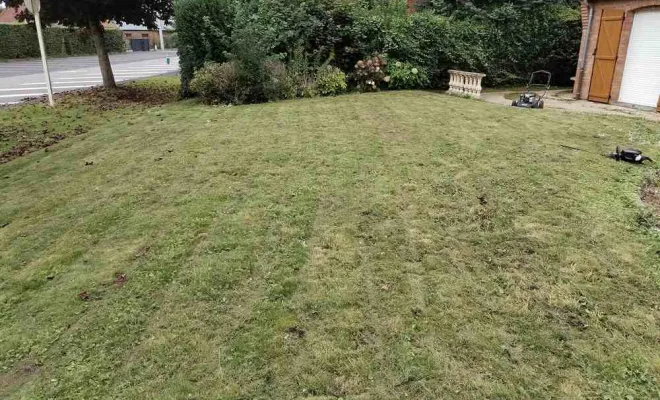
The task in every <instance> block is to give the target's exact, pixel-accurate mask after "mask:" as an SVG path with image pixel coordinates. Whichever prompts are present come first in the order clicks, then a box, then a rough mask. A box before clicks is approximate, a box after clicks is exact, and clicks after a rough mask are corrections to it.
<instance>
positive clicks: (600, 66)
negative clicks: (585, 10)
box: [589, 10, 624, 103]
mask: <svg viewBox="0 0 660 400" xmlns="http://www.w3.org/2000/svg"><path fill="white" fill-rule="evenodd" d="M623 18H624V12H623V11H620V10H603V13H602V14H601V18H600V30H599V31H598V43H597V44H596V51H595V52H594V67H593V72H592V73H591V87H590V88H589V100H591V101H598V102H601V103H609V101H610V92H611V90H612V80H613V79H614V69H615V68H616V60H617V55H618V54H619V39H620V38H621V27H622V26H623Z"/></svg>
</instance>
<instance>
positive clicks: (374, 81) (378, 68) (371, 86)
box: [355, 55, 390, 92]
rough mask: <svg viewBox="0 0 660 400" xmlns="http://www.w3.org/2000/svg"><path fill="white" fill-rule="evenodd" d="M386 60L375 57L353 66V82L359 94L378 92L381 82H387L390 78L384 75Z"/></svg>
mask: <svg viewBox="0 0 660 400" xmlns="http://www.w3.org/2000/svg"><path fill="white" fill-rule="evenodd" d="M386 68H387V60H385V58H383V57H381V56H379V55H376V56H374V57H373V58H369V59H367V60H360V61H358V62H357V64H355V80H356V81H357V87H358V89H359V90H360V91H361V92H373V91H376V90H378V88H379V86H380V84H381V82H389V81H390V77H389V76H387V74H386V73H385V71H386Z"/></svg>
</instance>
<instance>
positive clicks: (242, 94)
mask: <svg viewBox="0 0 660 400" xmlns="http://www.w3.org/2000/svg"><path fill="white" fill-rule="evenodd" d="M239 69H240V66H239V65H238V63H236V62H226V63H222V64H220V63H214V62H209V63H206V64H205V65H204V66H203V67H202V68H200V69H198V70H197V71H196V72H195V74H194V77H193V79H192V80H191V81H190V90H191V91H192V93H194V94H197V95H199V96H200V97H201V98H202V100H203V101H204V102H205V103H208V104H215V103H226V104H228V103H231V104H242V103H244V102H245V100H246V99H247V98H248V96H249V94H248V90H246V88H245V85H244V84H243V82H241V76H240V73H239Z"/></svg>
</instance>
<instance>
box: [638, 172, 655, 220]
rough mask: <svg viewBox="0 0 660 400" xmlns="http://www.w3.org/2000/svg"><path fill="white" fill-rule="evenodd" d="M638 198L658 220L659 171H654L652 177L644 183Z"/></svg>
mask: <svg viewBox="0 0 660 400" xmlns="http://www.w3.org/2000/svg"><path fill="white" fill-rule="evenodd" d="M640 198H641V199H642V202H644V204H646V206H648V207H649V208H650V209H651V210H652V212H653V214H654V215H655V216H656V217H657V218H660V170H659V171H656V173H655V174H654V176H653V177H651V178H647V179H646V180H645V181H644V183H643V184H642V188H641V190H640Z"/></svg>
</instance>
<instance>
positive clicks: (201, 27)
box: [174, 0, 234, 96]
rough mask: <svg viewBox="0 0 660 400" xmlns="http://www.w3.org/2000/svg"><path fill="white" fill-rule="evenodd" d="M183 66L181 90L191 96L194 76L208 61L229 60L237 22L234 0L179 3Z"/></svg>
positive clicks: (176, 9) (176, 5)
mask: <svg viewBox="0 0 660 400" xmlns="http://www.w3.org/2000/svg"><path fill="white" fill-rule="evenodd" d="M174 13H175V19H176V30H177V44H178V47H179V57H180V61H179V62H180V66H181V91H182V95H183V96H187V95H189V94H190V93H189V90H188V85H189V83H190V81H191V80H192V77H193V74H194V73H195V71H196V70H197V69H199V68H201V67H202V66H203V65H204V63H205V62H207V61H216V62H224V61H227V55H226V52H227V51H228V50H229V43H230V37H231V32H232V26H233V21H234V8H233V2H232V0H177V1H176V2H175V3H174Z"/></svg>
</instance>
